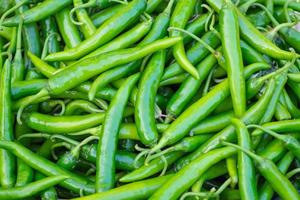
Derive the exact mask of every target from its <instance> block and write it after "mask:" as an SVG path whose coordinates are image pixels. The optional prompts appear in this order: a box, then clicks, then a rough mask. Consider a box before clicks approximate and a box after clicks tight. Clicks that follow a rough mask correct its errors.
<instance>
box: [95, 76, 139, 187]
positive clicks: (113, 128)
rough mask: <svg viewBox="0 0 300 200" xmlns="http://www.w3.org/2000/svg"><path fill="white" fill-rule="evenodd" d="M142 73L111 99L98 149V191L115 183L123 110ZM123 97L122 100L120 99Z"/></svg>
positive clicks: (133, 77)
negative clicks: (117, 146) (118, 136)
mask: <svg viewBox="0 0 300 200" xmlns="http://www.w3.org/2000/svg"><path fill="white" fill-rule="evenodd" d="M139 76H140V74H134V75H132V76H130V77H129V78H128V79H127V80H126V81H125V83H124V85H123V86H122V87H120V88H119V90H118V92H117V94H116V96H115V97H114V98H113V100H112V101H111V103H110V105H109V108H108V110H107V112H106V116H105V119H104V124H103V130H102V131H101V139H100V141H99V144H101V145H98V150H97V157H98V159H97V162H96V166H97V168H96V191H98V192H100V191H106V190H109V189H111V188H112V187H113V186H114V184H115V163H114V160H115V159H114V157H115V152H116V145H117V141H118V140H117V135H118V132H119V129H120V125H121V120H122V117H123V112H124V110H125V106H126V104H127V101H128V98H129V95H130V92H131V90H132V88H133V87H134V85H135V83H136V82H137V81H138V79H139ZM120 99H122V101H120Z"/></svg>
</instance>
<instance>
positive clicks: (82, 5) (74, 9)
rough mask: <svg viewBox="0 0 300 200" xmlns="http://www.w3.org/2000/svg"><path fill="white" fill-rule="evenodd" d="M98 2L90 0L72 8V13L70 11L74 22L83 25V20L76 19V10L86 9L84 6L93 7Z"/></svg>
mask: <svg viewBox="0 0 300 200" xmlns="http://www.w3.org/2000/svg"><path fill="white" fill-rule="evenodd" d="M96 2H97V0H89V1H88V2H87V3H84V4H81V5H79V6H76V7H74V8H72V9H71V11H70V13H69V15H70V19H71V21H72V23H73V24H75V25H78V26H81V25H83V23H82V22H78V21H76V20H75V19H74V12H75V11H76V10H78V9H84V8H89V7H92V6H94V5H96Z"/></svg>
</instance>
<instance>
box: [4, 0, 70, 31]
mask: <svg viewBox="0 0 300 200" xmlns="http://www.w3.org/2000/svg"><path fill="white" fill-rule="evenodd" d="M71 3H72V1H71V0H54V1H53V0H46V1H44V2H43V3H41V4H38V5H37V6H35V7H33V8H31V9H29V10H26V11H25V12H23V13H22V15H16V16H13V17H11V18H8V19H6V20H5V21H4V22H3V25H4V26H17V25H18V24H19V23H20V20H21V19H22V20H23V22H24V24H29V23H32V22H37V21H39V20H41V19H44V18H46V17H48V16H50V15H52V14H54V13H56V12H57V11H59V10H61V9H62V8H64V7H66V6H67V5H70V4H71Z"/></svg>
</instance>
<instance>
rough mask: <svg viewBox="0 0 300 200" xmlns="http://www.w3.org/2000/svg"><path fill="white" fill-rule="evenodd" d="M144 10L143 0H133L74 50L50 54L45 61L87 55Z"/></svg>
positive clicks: (70, 58)
mask: <svg viewBox="0 0 300 200" xmlns="http://www.w3.org/2000/svg"><path fill="white" fill-rule="evenodd" d="M145 8H146V1H145V0H134V1H132V2H130V3H128V5H127V6H125V7H124V8H123V9H122V10H120V11H119V13H117V14H116V15H114V16H113V17H112V18H110V19H109V20H107V21H106V22H104V24H102V25H101V26H100V27H99V28H98V29H97V30H96V32H95V33H94V34H93V35H92V36H91V37H89V38H88V39H86V40H84V41H83V42H81V43H80V44H78V45H77V46H76V48H71V49H68V50H66V51H63V52H58V53H54V54H50V55H48V56H47V57H46V58H45V59H46V60H48V61H59V60H74V59H78V58H80V57H82V56H84V55H86V54H88V53H89V52H91V51H93V50H94V49H96V48H97V47H99V46H100V45H103V44H104V43H106V42H108V41H110V40H111V39H112V38H113V37H114V36H116V35H117V34H118V33H120V32H121V31H122V30H124V29H125V28H126V27H127V26H128V25H130V24H132V22H133V21H134V20H135V18H136V17H138V16H139V15H140V14H141V13H142V12H143V11H144V10H145Z"/></svg>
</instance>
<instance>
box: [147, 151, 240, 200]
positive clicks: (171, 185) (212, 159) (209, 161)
mask: <svg viewBox="0 0 300 200" xmlns="http://www.w3.org/2000/svg"><path fill="white" fill-rule="evenodd" d="M235 153H236V150H235V149H234V148H231V147H230V148H228V147H226V148H220V149H216V150H212V151H210V152H208V153H206V154H204V155H202V156H200V157H199V158H197V159H195V160H193V161H192V162H191V163H190V164H189V165H187V166H186V167H184V168H183V169H181V170H180V171H179V172H177V173H176V174H175V175H174V176H173V177H172V178H171V179H170V180H168V181H167V182H166V183H165V184H164V185H163V186H162V187H161V188H160V189H158V190H157V191H156V192H155V193H154V194H153V195H152V196H151V197H150V198H149V199H150V200H154V199H155V200H158V199H170V200H171V199H172V200H173V199H177V198H178V197H180V196H181V195H182V193H183V192H184V191H186V190H187V189H188V188H189V187H191V186H192V185H193V183H194V182H196V181H197V179H198V178H199V177H200V176H201V175H202V174H203V173H205V171H206V170H208V169H209V168H210V167H211V166H213V165H214V164H216V163H218V162H219V161H221V160H223V159H225V158H227V157H229V156H232V155H234V154H235Z"/></svg>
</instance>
